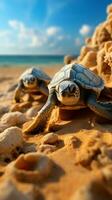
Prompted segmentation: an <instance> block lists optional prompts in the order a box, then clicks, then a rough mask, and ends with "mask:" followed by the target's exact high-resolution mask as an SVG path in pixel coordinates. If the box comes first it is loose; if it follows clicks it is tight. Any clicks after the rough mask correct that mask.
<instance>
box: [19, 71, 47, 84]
mask: <svg viewBox="0 0 112 200" xmlns="http://www.w3.org/2000/svg"><path fill="white" fill-rule="evenodd" d="M28 74H32V75H33V76H35V77H36V78H37V79H39V80H42V81H44V82H46V83H49V82H50V80H51V78H50V77H49V76H48V75H47V74H46V73H45V72H44V71H42V70H41V69H40V68H38V67H32V68H29V69H27V70H26V71H25V72H23V74H22V75H21V76H20V80H22V79H23V78H25V77H26V78H27V75H28Z"/></svg>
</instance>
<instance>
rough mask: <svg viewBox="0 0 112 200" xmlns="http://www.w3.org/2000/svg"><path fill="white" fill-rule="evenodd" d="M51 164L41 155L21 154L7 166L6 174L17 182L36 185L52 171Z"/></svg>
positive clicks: (50, 161)
mask: <svg viewBox="0 0 112 200" xmlns="http://www.w3.org/2000/svg"><path fill="white" fill-rule="evenodd" d="M52 167H53V162H52V160H50V159H49V158H48V157H47V156H45V155H43V154H41V153H28V154H25V155H24V154H21V155H20V156H19V157H18V158H17V159H16V160H15V161H13V162H12V163H10V164H9V165H8V166H7V169H6V173H7V175H11V176H13V177H15V178H16V179H17V180H18V181H21V182H27V183H37V182H38V181H41V180H43V179H45V178H46V177H48V176H49V175H50V173H51V171H52Z"/></svg>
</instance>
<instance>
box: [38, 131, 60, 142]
mask: <svg viewBox="0 0 112 200" xmlns="http://www.w3.org/2000/svg"><path fill="white" fill-rule="evenodd" d="M58 141H59V139H58V135H57V134H55V133H53V132H52V133H48V134H46V135H45V136H44V137H43V138H42V141H41V143H42V144H56V143H57V142H58Z"/></svg>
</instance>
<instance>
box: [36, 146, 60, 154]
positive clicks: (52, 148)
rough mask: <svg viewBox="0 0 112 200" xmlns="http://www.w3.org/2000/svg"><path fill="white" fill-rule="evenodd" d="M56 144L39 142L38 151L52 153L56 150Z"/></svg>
mask: <svg viewBox="0 0 112 200" xmlns="http://www.w3.org/2000/svg"><path fill="white" fill-rule="evenodd" d="M56 149H57V148H56V146H54V145H50V144H41V145H40V146H39V147H38V152H41V153H44V154H48V153H52V152H54V151H56Z"/></svg>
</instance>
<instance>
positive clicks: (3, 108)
mask: <svg viewBox="0 0 112 200" xmlns="http://www.w3.org/2000/svg"><path fill="white" fill-rule="evenodd" d="M7 112H9V106H0V117H1V116H2V115H4V114H5V113H7Z"/></svg>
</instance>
